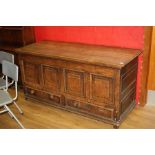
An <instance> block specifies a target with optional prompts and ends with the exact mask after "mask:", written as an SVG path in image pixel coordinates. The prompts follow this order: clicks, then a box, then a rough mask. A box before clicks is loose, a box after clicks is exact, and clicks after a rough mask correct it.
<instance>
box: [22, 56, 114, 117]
mask: <svg viewBox="0 0 155 155" xmlns="http://www.w3.org/2000/svg"><path fill="white" fill-rule="evenodd" d="M32 60H33V61H32ZM20 63H21V66H22V77H23V81H24V86H25V87H27V88H28V90H29V91H27V94H29V95H31V96H33V95H34V96H35V97H36V98H42V96H43V98H46V99H47V100H50V101H52V98H53V100H56V101H57V103H59V102H63V103H62V105H64V104H65V105H66V107H68V108H69V107H70V108H75V109H81V110H82V111H84V112H86V113H90V114H92V115H98V116H102V117H106V118H109V119H113V112H114V108H115V106H114V80H115V72H116V71H115V70H114V69H110V68H106V67H99V66H94V65H86V64H83V65H81V66H79V64H78V63H73V62H68V61H61V60H57V59H48V58H41V57H33V56H30V55H25V56H20ZM31 89H32V90H33V91H32V90H31ZM40 91H42V93H41V92H40ZM32 92H33V93H32ZM46 93H47V95H45V94H46ZM57 98H58V99H57ZM64 102H65V103H64ZM60 104H61V103H60Z"/></svg>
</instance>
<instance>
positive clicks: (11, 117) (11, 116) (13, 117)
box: [4, 107, 14, 118]
mask: <svg viewBox="0 0 155 155" xmlns="http://www.w3.org/2000/svg"><path fill="white" fill-rule="evenodd" d="M4 109H5V110H7V109H6V107H4ZM7 111H8V110H7ZM8 114H9V116H10V117H11V118H14V117H13V116H12V114H11V113H10V112H9V111H8Z"/></svg>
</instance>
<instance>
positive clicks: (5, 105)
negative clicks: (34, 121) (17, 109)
mask: <svg viewBox="0 0 155 155" xmlns="http://www.w3.org/2000/svg"><path fill="white" fill-rule="evenodd" d="M4 107H5V108H6V109H7V110H8V112H9V113H10V114H11V115H12V116H13V118H14V119H15V120H16V122H17V123H18V124H19V125H20V127H21V128H22V129H25V128H24V126H23V125H22V124H21V123H20V121H19V120H18V119H17V117H16V116H15V115H14V114H13V112H12V111H11V110H10V108H9V107H8V106H7V105H4Z"/></svg>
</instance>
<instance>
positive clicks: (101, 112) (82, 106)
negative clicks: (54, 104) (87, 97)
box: [66, 99, 114, 120]
mask: <svg viewBox="0 0 155 155" xmlns="http://www.w3.org/2000/svg"><path fill="white" fill-rule="evenodd" d="M66 106H68V107H71V108H77V109H79V110H80V111H83V112H85V113H88V114H90V115H93V116H97V117H101V118H103V117H104V118H108V119H111V120H113V119H114V109H113V108H108V107H99V106H96V105H92V104H89V103H83V102H78V101H75V100H72V99H66Z"/></svg>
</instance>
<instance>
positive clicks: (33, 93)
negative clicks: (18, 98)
mask: <svg viewBox="0 0 155 155" xmlns="http://www.w3.org/2000/svg"><path fill="white" fill-rule="evenodd" d="M25 94H26V95H27V96H28V97H31V98H34V99H37V100H39V101H43V102H47V103H50V104H54V103H56V104H59V105H65V101H64V97H63V96H61V95H58V94H51V93H48V92H43V91H39V90H35V89H33V88H27V87H26V88H25Z"/></svg>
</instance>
